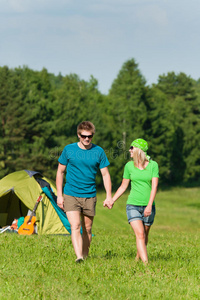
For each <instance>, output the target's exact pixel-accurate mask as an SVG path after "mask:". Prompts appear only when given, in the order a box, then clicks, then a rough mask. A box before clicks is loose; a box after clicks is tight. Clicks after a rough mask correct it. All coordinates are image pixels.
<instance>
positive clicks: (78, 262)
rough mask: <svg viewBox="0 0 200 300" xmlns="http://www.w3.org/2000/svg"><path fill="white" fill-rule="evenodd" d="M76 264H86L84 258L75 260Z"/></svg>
mask: <svg viewBox="0 0 200 300" xmlns="http://www.w3.org/2000/svg"><path fill="white" fill-rule="evenodd" d="M75 262H76V263H77V264H80V263H82V262H84V259H83V258H77V259H76V260H75Z"/></svg>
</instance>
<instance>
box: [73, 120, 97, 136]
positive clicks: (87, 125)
mask: <svg viewBox="0 0 200 300" xmlns="http://www.w3.org/2000/svg"><path fill="white" fill-rule="evenodd" d="M82 130H87V131H91V133H92V134H95V126H94V124H92V123H91V122H90V121H83V122H81V123H80V124H78V126H77V133H78V134H80V133H81V131H82Z"/></svg>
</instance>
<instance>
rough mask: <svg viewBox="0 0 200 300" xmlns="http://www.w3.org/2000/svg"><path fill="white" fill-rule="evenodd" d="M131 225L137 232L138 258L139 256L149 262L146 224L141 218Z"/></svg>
mask: <svg viewBox="0 0 200 300" xmlns="http://www.w3.org/2000/svg"><path fill="white" fill-rule="evenodd" d="M130 225H131V227H132V229H133V231H134V233H135V236H136V245H137V256H136V259H137V258H138V259H139V257H140V258H141V260H142V261H143V262H144V263H148V257H147V248H146V243H145V237H146V234H145V230H144V225H143V222H142V221H141V220H135V221H132V222H130Z"/></svg>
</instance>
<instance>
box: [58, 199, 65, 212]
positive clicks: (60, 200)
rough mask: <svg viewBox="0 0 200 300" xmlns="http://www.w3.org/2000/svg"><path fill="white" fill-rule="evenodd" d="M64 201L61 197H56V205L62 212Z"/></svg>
mask: <svg viewBox="0 0 200 300" xmlns="http://www.w3.org/2000/svg"><path fill="white" fill-rule="evenodd" d="M63 204H64V199H63V196H58V197H57V205H58V206H59V207H60V208H61V209H62V210H64V206H63Z"/></svg>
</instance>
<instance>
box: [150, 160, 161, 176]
mask: <svg viewBox="0 0 200 300" xmlns="http://www.w3.org/2000/svg"><path fill="white" fill-rule="evenodd" d="M153 177H158V178H159V169H158V164H157V162H155V161H154V164H153V168H152V178H153Z"/></svg>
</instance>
